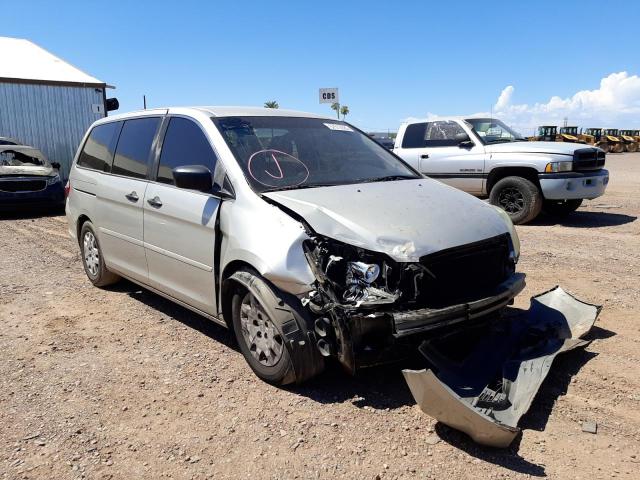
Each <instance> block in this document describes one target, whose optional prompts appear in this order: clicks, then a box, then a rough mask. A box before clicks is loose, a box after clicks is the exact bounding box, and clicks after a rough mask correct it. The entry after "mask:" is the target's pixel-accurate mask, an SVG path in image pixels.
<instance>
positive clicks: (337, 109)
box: [331, 102, 340, 120]
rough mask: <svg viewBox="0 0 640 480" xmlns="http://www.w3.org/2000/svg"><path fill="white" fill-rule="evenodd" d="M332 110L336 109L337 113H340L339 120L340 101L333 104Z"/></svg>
mask: <svg viewBox="0 0 640 480" xmlns="http://www.w3.org/2000/svg"><path fill="white" fill-rule="evenodd" d="M331 110H335V111H336V115H338V120H340V104H339V103H338V102H336V103H332V104H331Z"/></svg>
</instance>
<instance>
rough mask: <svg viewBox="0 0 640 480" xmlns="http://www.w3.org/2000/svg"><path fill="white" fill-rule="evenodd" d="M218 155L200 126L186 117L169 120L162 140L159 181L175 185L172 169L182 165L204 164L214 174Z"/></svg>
mask: <svg viewBox="0 0 640 480" xmlns="http://www.w3.org/2000/svg"><path fill="white" fill-rule="evenodd" d="M216 161H217V159H216V155H215V153H214V152H213V149H212V148H211V145H210V144H209V140H207V137H206V136H205V135H204V133H203V131H202V130H201V129H200V127H199V126H198V125H197V124H196V123H195V122H193V121H191V120H188V119H186V118H180V117H173V118H171V119H170V120H169V126H168V127H167V133H165V135H164V141H163V142H162V153H161V154H160V163H159V165H158V177H157V181H158V182H162V183H167V184H169V185H173V184H174V181H173V173H172V170H173V169H174V168H176V167H179V166H181V165H204V166H205V167H207V168H208V169H209V170H211V173H212V174H213V173H214V171H215V168H216Z"/></svg>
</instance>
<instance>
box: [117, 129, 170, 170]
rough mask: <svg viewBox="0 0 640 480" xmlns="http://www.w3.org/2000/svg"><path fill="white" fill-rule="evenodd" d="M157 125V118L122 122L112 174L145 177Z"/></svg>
mask: <svg viewBox="0 0 640 480" xmlns="http://www.w3.org/2000/svg"><path fill="white" fill-rule="evenodd" d="M159 124H160V118H158V117H151V118H136V119H133V120H127V121H125V122H124V125H123V126H122V132H120V138H119V139H118V146H117V147H116V156H115V157H114V159H113V168H112V169H111V172H112V173H114V174H116V175H124V176H127V177H133V178H146V177H147V164H148V161H149V154H150V153H151V144H152V143H153V138H154V137H155V134H156V130H158V125H159Z"/></svg>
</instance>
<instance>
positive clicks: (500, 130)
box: [466, 118, 526, 144]
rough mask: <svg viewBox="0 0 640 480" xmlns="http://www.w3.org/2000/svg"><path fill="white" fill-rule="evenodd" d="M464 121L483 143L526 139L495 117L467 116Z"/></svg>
mask: <svg viewBox="0 0 640 480" xmlns="http://www.w3.org/2000/svg"><path fill="white" fill-rule="evenodd" d="M466 122H467V123H468V124H469V125H471V128H473V131H474V132H475V133H476V134H477V135H478V136H479V137H480V140H482V141H483V142H484V143H485V144H491V143H502V142H519V141H525V140H526V139H525V138H524V137H523V136H522V135H520V134H519V133H518V132H516V131H515V130H512V129H510V128H509V127H507V126H506V125H505V124H504V123H502V122H501V121H500V120H496V119H495V118H467V119H466Z"/></svg>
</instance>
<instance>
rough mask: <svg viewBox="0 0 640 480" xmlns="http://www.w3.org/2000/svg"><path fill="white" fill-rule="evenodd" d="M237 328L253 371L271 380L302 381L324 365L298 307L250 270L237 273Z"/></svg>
mask: <svg viewBox="0 0 640 480" xmlns="http://www.w3.org/2000/svg"><path fill="white" fill-rule="evenodd" d="M230 280H231V281H233V282H234V283H235V285H236V288H234V290H233V296H232V299H231V315H232V322H233V330H234V333H235V336H236V340H237V341H238V345H239V347H240V351H241V352H242V355H243V356H244V358H245V360H246V361H247V363H248V364H249V366H250V367H251V369H252V370H253V372H254V373H255V374H256V375H257V376H258V377H260V378H261V379H262V380H264V381H265V382H267V383H271V384H273V385H286V384H289V383H294V382H295V383H300V382H302V381H304V380H307V379H308V378H310V377H312V376H314V375H316V374H317V373H319V372H320V371H322V369H323V368H324V360H323V359H322V357H321V356H320V353H319V352H318V351H317V349H316V346H315V345H313V344H312V343H311V342H310V341H309V338H308V337H306V336H305V335H304V334H303V331H304V323H303V322H304V319H302V318H300V316H299V315H298V312H297V310H296V308H295V307H293V306H291V305H289V304H288V303H287V301H286V300H287V298H286V295H285V294H281V293H280V294H279V293H278V292H277V291H275V290H274V289H273V288H271V286H270V285H269V284H268V283H267V282H266V281H265V280H263V279H262V278H261V277H260V275H259V274H258V273H257V272H255V271H253V270H250V269H246V270H244V269H243V270H240V271H238V272H236V273H234V274H233V275H232V276H231V277H230Z"/></svg>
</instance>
